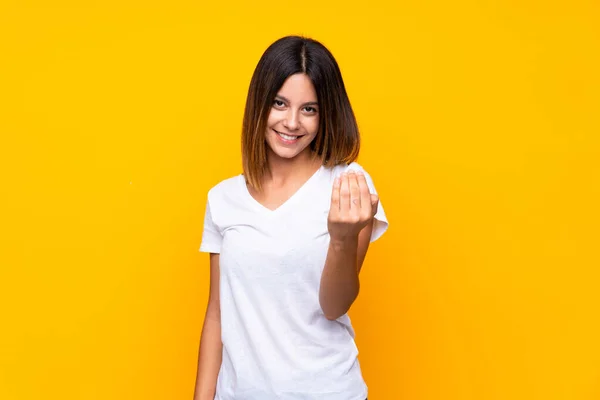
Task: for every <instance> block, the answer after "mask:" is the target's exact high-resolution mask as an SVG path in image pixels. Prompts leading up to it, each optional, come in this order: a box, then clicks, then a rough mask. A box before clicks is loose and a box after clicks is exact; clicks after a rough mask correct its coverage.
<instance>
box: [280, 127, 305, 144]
mask: <svg viewBox="0 0 600 400" xmlns="http://www.w3.org/2000/svg"><path fill="white" fill-rule="evenodd" d="M273 131H275V133H277V135H279V137H281V138H282V139H285V140H287V141H296V140H298V139H300V138H301V137H302V136H304V135H300V136H292V135H286V134H285V133H281V132H278V131H276V130H275V129H273Z"/></svg>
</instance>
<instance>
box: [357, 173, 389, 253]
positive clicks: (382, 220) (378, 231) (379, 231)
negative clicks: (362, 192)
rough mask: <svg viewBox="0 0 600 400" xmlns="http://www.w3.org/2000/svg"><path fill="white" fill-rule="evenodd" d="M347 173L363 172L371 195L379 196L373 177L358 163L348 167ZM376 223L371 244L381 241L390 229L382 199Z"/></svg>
mask: <svg viewBox="0 0 600 400" xmlns="http://www.w3.org/2000/svg"><path fill="white" fill-rule="evenodd" d="M346 171H362V172H363V173H364V174H365V178H366V180H367V185H368V186H369V191H370V192H371V194H377V195H378V196H379V194H378V193H377V189H375V184H374V183H373V179H372V178H371V175H369V173H368V172H367V171H365V170H364V168H363V167H362V166H360V165H359V164H358V163H356V162H354V163H352V164H350V165H349V166H348V168H347V169H346ZM374 218H375V221H374V223H373V232H372V233H371V243H373V242H374V241H376V240H377V239H379V238H380V237H381V236H382V235H383V234H384V233H385V231H387V229H388V225H389V224H388V220H387V217H386V215H385V210H384V209H383V205H382V203H381V198H380V199H379V204H378V206H377V212H376V213H375V217H374Z"/></svg>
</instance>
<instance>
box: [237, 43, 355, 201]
mask: <svg viewBox="0 0 600 400" xmlns="http://www.w3.org/2000/svg"><path fill="white" fill-rule="evenodd" d="M297 73H305V74H307V75H308V77H309V78H310V79H311V81H312V83H313V85H314V87H315V90H316V92H317V101H318V103H319V114H320V115H321V117H320V118H319V130H318V133H317V136H316V137H315V139H314V140H313V141H312V142H311V144H310V148H311V150H312V151H313V152H314V153H315V154H316V156H317V157H319V158H321V160H322V163H323V164H324V165H327V166H330V165H338V164H342V163H347V164H349V163H351V162H352V161H354V160H356V158H357V157H358V153H359V150H360V136H359V132H358V125H357V123H356V118H355V116H354V112H353V110H352V107H351V105H350V99H349V98H348V94H347V93H346V88H345V85H344V81H343V79H342V74H341V72H340V68H339V66H338V64H337V62H336V61H335V58H334V57H333V55H332V54H331V52H330V51H329V50H328V49H327V48H326V47H325V46H323V45H322V44H321V43H319V42H318V41H316V40H313V39H309V38H305V37H302V36H286V37H283V38H281V39H278V40H277V41H275V42H274V43H273V44H271V45H270V46H269V47H268V48H267V50H265V52H264V53H263V55H262V57H261V58H260V60H259V62H258V65H257V66H256V69H255V70H254V74H253V75H252V80H251V81H250V88H249V90H248V97H247V99H246V108H245V111H244V121H243V126H242V162H243V169H244V175H245V177H246V181H247V182H248V183H249V184H250V185H251V186H252V187H253V188H255V189H257V190H260V187H261V179H262V177H263V176H264V174H265V173H266V172H267V170H268V164H267V146H268V145H267V143H266V141H265V133H266V130H267V119H268V117H269V113H270V111H271V107H272V104H273V101H274V99H275V96H276V95H277V92H278V91H279V89H280V88H281V86H282V85H283V83H284V82H285V80H286V79H287V78H288V77H289V76H290V75H293V74H297Z"/></svg>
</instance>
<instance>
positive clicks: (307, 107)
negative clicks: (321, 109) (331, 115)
mask: <svg viewBox="0 0 600 400" xmlns="http://www.w3.org/2000/svg"><path fill="white" fill-rule="evenodd" d="M304 109H305V110H306V111H307V112H309V113H311V114H315V113H316V112H317V109H316V108H314V107H311V106H306V107H304Z"/></svg>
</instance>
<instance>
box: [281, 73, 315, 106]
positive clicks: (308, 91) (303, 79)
mask: <svg viewBox="0 0 600 400" xmlns="http://www.w3.org/2000/svg"><path fill="white" fill-rule="evenodd" d="M277 94H278V95H280V96H284V97H286V98H287V99H289V100H290V101H316V100H317V92H316V90H315V86H314V85H313V83H312V81H311V79H310V78H309V77H308V75H306V74H302V73H301V74H294V75H290V76H289V77H288V78H287V79H286V80H285V82H283V85H282V86H281V88H280V89H279V91H278V92H277Z"/></svg>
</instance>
